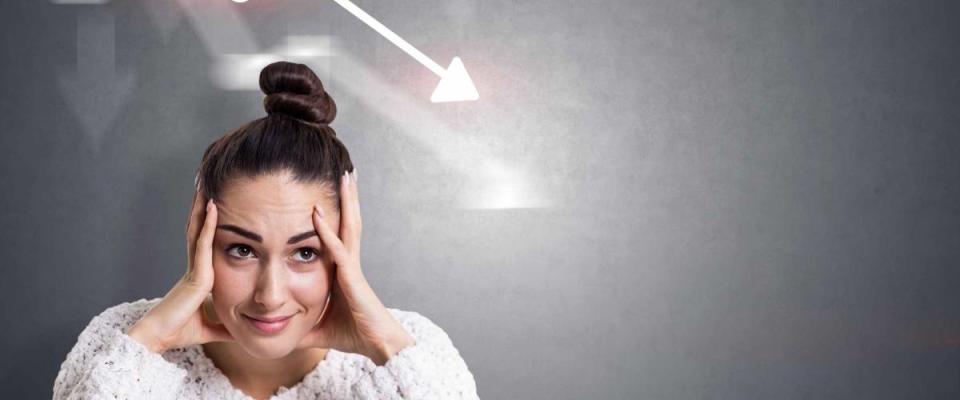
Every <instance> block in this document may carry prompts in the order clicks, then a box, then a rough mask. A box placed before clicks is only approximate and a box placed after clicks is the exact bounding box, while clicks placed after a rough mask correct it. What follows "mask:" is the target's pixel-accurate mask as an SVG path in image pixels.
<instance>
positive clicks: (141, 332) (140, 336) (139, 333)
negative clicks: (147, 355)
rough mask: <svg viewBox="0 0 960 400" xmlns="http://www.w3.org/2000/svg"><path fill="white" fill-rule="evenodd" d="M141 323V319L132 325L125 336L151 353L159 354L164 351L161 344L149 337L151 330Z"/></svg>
mask: <svg viewBox="0 0 960 400" xmlns="http://www.w3.org/2000/svg"><path fill="white" fill-rule="evenodd" d="M142 322H143V320H142V319H141V320H140V321H137V322H136V323H135V324H133V326H131V327H130V329H129V330H128V331H127V335H128V336H130V337H131V338H133V340H136V341H137V342H140V344H142V345H143V346H144V347H146V348H147V349H148V350H150V351H151V352H154V353H157V354H160V353H163V352H164V351H166V349H165V348H164V346H163V344H162V343H160V341H159V340H156V339H155V338H153V337H152V336H151V335H150V331H151V330H150V329H149V328H148V327H147V326H146V324H144V323H142Z"/></svg>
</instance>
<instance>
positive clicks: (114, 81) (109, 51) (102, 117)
mask: <svg viewBox="0 0 960 400" xmlns="http://www.w3.org/2000/svg"><path fill="white" fill-rule="evenodd" d="M77 19H78V20H77V69H76V70H75V71H72V70H67V69H60V71H58V75H59V76H58V78H59V83H60V90H61V91H62V92H63V95H64V97H66V99H67V101H68V105H69V106H70V108H71V109H73V112H74V113H75V114H76V116H77V118H78V119H79V121H80V125H81V127H82V128H83V132H84V133H86V134H87V136H88V138H89V139H90V144H91V145H92V146H93V151H94V152H95V153H99V151H100V145H101V142H102V141H103V136H104V134H105V133H106V132H107V130H108V129H109V128H110V127H111V126H112V125H113V123H114V121H115V120H116V119H117V117H118V116H119V114H120V109H121V108H122V107H123V105H124V104H125V103H126V100H127V97H129V96H130V93H131V92H132V91H133V87H134V83H135V81H134V78H135V76H134V74H133V72H131V71H128V70H126V69H122V70H118V69H117V66H116V47H115V33H114V17H113V13H112V11H111V10H109V9H106V8H104V7H94V8H89V9H83V10H81V11H80V12H78V14H77Z"/></svg>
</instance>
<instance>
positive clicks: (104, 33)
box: [77, 7, 117, 76]
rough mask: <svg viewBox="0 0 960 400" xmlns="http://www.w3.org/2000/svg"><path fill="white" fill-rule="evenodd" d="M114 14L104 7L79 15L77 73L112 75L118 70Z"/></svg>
mask: <svg viewBox="0 0 960 400" xmlns="http://www.w3.org/2000/svg"><path fill="white" fill-rule="evenodd" d="M115 36H116V33H115V31H114V24H113V13H112V12H111V11H110V10H108V9H106V8H104V7H93V8H90V9H86V10H80V12H79V13H78V15H77V71H79V73H80V75H85V74H98V75H100V74H103V75H108V76H109V75H112V74H113V72H114V70H115V69H116V62H117V59H116V46H115V41H116V38H115ZM100 76H102V75H100Z"/></svg>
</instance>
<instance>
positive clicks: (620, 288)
mask: <svg viewBox="0 0 960 400" xmlns="http://www.w3.org/2000/svg"><path fill="white" fill-rule="evenodd" d="M198 3H199V2H198ZM210 3H213V2H210ZM357 3H358V5H360V6H361V7H363V8H365V9H366V10H367V11H368V12H370V14H372V15H373V16H375V17H378V18H379V19H380V20H381V21H382V22H383V23H384V24H385V25H387V26H388V27H390V28H391V29H393V30H394V31H395V32H397V33H398V34H400V35H401V36H403V37H404V38H405V39H407V40H408V41H410V43H412V44H414V45H415V46H417V47H418V48H419V49H420V50H422V51H423V52H424V53H426V54H427V55H429V56H431V57H433V58H434V59H435V60H436V61H437V62H438V63H440V64H441V65H443V66H444V67H445V66H446V65H447V63H448V62H449V60H450V59H451V58H452V57H453V56H460V57H462V58H463V60H464V63H465V64H466V66H467V68H468V71H469V72H470V74H471V76H472V77H473V79H474V81H475V82H476V84H477V86H478V89H479V91H480V94H481V99H480V101H478V102H474V103H462V104H432V103H430V102H429V101H428V98H429V95H430V92H431V91H432V90H433V86H434V85H435V84H436V82H437V77H436V76H435V75H433V74H431V73H430V71H428V70H427V69H426V68H424V67H423V66H421V65H420V64H418V63H416V62H415V61H414V60H413V59H412V58H410V57H409V56H407V55H406V54H404V53H403V52H401V51H400V50H399V49H398V48H397V47H395V46H394V45H392V44H390V43H389V42H387V41H386V40H385V39H384V38H383V37H381V36H379V35H377V34H376V33H375V32H374V31H372V30H371V29H370V28H368V27H367V26H365V25H363V24H362V23H361V22H360V21H358V20H357V19H355V18H353V17H352V16H350V15H349V14H348V13H346V12H345V11H344V10H343V9H341V8H340V7H339V6H337V5H336V4H334V3H333V2H331V1H322V0H310V1H308V0H289V1H282V2H281V1H266V0H250V1H249V2H248V3H246V4H244V5H236V6H231V9H232V10H233V11H234V12H235V14H234V15H233V16H235V17H239V19H237V20H236V21H233V22H229V21H227V20H225V19H223V18H226V17H224V16H223V15H224V14H205V15H199V14H196V15H193V16H192V18H193V19H191V18H188V16H190V15H191V14H189V13H187V12H186V11H187V10H185V8H184V4H185V2H180V3H178V2H176V1H173V0H168V1H150V2H148V1H146V0H140V1H115V2H111V3H109V4H106V5H100V6H94V5H83V6H78V5H71V6H67V5H56V4H52V3H49V2H42V1H29V2H28V1H3V2H2V3H0V27H2V28H0V29H2V35H0V43H2V44H0V46H2V53H0V54H2V57H3V64H2V74H0V80H2V81H0V82H2V89H3V93H2V95H0V113H2V116H3V117H2V118H0V148H2V150H3V154H2V157H0V166H2V181H0V187H2V188H3V189H2V193H3V194H2V197H0V202H2V203H0V225H2V227H3V228H2V230H0V235H2V236H0V243H2V244H0V246H2V248H0V250H2V254H3V271H4V275H3V279H2V280H0V288H2V289H3V291H4V293H5V295H6V301H4V302H3V305H2V309H3V321H5V322H6V324H7V326H6V327H4V328H3V329H2V330H0V331H2V334H0V340H2V343H3V354H4V362H3V363H0V375H2V385H3V391H4V392H6V393H5V395H4V396H3V397H4V398H7V397H10V398H45V397H49V395H50V393H51V388H52V385H53V380H54V378H55V376H56V373H57V370H58V368H59V366H60V363H61V362H62V361H63V359H64V357H65V356H66V353H67V351H68V350H69V349H70V347H71V346H72V345H73V343H74V341H75V340H76V337H77V335H78V334H79V332H80V330H81V329H83V327H84V326H85V325H86V323H87V322H88V321H89V320H90V318H92V317H93V316H94V315H96V314H97V313H99V312H100V311H101V310H103V309H104V308H106V307H109V306H111V305H113V304H117V303H119V302H122V301H132V300H135V299H139V298H141V297H146V298H151V297H157V296H162V295H163V294H164V293H165V292H166V290H167V289H168V288H169V287H170V285H172V284H173V282H174V281H175V280H176V279H177V278H178V277H179V276H180V274H181V273H182V271H183V269H184V268H185V266H184V260H185V258H186V257H185V254H186V253H185V248H184V240H183V229H184V224H185V222H186V214H187V211H188V207H189V202H190V196H191V188H192V184H193V175H192V172H193V171H194V169H195V168H196V166H197V163H198V161H199V160H200V156H201V155H202V152H203V150H204V148H205V147H206V146H207V144H209V143H210V142H211V141H212V140H214V139H215V138H217V137H219V136H220V135H222V134H223V133H224V132H226V131H227V130H228V129H231V128H234V127H236V126H238V125H240V124H242V123H244V122H246V121H248V120H251V119H254V118H258V117H260V116H262V115H263V109H262V107H261V103H260V102H261V99H262V95H261V94H260V93H259V92H257V91H254V90H245V89H243V88H239V89H238V88H229V87H227V84H226V83H224V82H222V81H218V79H221V78H223V75H224V73H220V72H218V71H220V70H218V69H217V68H222V67H224V66H226V67H227V68H230V67H231V66H232V65H233V64H231V62H230V60H231V59H230V58H226V57H228V56H227V54H244V53H251V52H257V51H260V52H265V51H268V50H269V49H271V48H273V47H275V46H276V45H278V44H279V43H282V42H283V41H284V40H285V39H284V38H285V37H286V36H287V35H323V36H327V37H330V38H331V40H332V41H334V42H335V43H337V46H339V47H337V49H339V50H337V53H336V54H335V55H332V56H326V57H319V58H317V59H316V60H314V61H312V62H311V66H314V67H315V69H317V71H318V73H320V74H321V75H322V76H321V78H322V79H324V82H326V83H327V87H328V90H329V91H330V92H331V93H332V95H333V96H334V98H335V99H336V100H337V103H338V105H339V108H340V112H339V114H338V116H337V119H336V121H334V123H333V127H334V128H336V129H337V131H338V135H339V136H340V137H341V138H342V140H343V141H344V142H345V143H346V144H347V146H348V147H349V148H350V150H351V152H352V154H353V157H354V159H355V162H356V164H357V165H358V170H359V171H360V175H361V179H360V192H361V204H362V209H363V213H364V243H365V244H364V254H363V263H364V264H363V266H364V270H365V271H366V273H367V275H368V277H369V279H370V281H371V283H372V285H373V286H374V289H375V290H376V291H377V293H378V294H379V296H380V297H381V299H382V300H383V301H384V303H385V304H387V305H388V306H391V307H398V308H402V309H411V310H416V311H418V312H421V313H422V314H424V315H426V316H428V317H430V318H431V319H433V320H434V321H435V322H437V323H438V324H439V325H441V326H442V327H443V328H444V329H446V331H447V332H448V334H449V335H450V337H451V338H452V339H453V341H454V343H455V344H456V345H457V347H458V348H459V350H460V352H461V354H462V355H463V357H464V358H465V360H466V361H467V363H468V365H469V366H470V369H471V371H472V372H473V373H474V375H475V377H476V379H477V383H478V388H479V393H480V395H481V397H482V398H485V399H507V398H513V399H586V398H591V399H592V398H604V399H634V398H644V399H695V398H716V399H753V398H756V399H766V398H817V399H826V398H871V399H886V398H890V399H894V398H895V399H918V398H923V399H956V398H958V397H960V290H958V286H960V268H958V267H960V263H958V262H960V206H958V204H960V188H958V182H960V158H958V154H957V153H958V150H960V137H958V127H960V112H958V106H960V78H958V76H960V75H958V73H957V71H960V24H957V23H956V18H957V15H958V11H960V10H958V7H956V3H953V2H939V3H938V2H893V1H884V2H881V1H857V2H847V1H835V2H797V1H752V2H748V1H697V2H694V1H669V0H663V1H660V0H657V1H616V2H615V1H608V2H584V1H555V0H534V1H524V2H503V1H482V2H481V1H478V0H458V1H446V2H443V1H437V0H425V1H405V2H387V1H380V2H377V1H370V0H363V1H359V0H358V2H357ZM228 4H229V3H228ZM211 15H213V16H211ZM211 18H213V20H214V21H219V22H217V23H207V24H206V25H204V26H199V25H197V24H198V22H197V21H204V20H207V21H208V22H209V20H210V19H211ZM218 18H219V19H218ZM111 19H112V21H114V24H115V25H114V26H115V29H113V30H110V29H99V30H98V27H99V28H104V27H106V28H109V21H111ZM84 21H86V22H84ZM224 21H226V22H224ZM237 21H240V23H239V24H238V23H237ZM228 22H229V23H228ZM84 23H85V24H86V25H84ZM78 27H85V28H82V29H78ZM238 27H239V28H243V29H240V30H239V31H238ZM84 29H85V30H84ZM204 29H206V30H208V31H207V32H205V33H204V31H203V30H204ZM244 29H245V30H246V31H244ZM110 32H115V36H110ZM98 35H103V36H98ZM218 35H219V36H218ZM111 37H113V38H115V45H114V46H111V45H110V40H109V39H110V38H111ZM78 38H80V39H78ZM84 38H85V39H84ZM90 38H97V39H96V40H93V39H90ZM231 38H236V40H231ZM250 38H253V40H252V41H251V40H250ZM111 60H112V61H113V62H111ZM114 62H115V63H114ZM78 63H80V64H82V65H85V66H92V67H90V68H89V69H83V71H97V72H98V73H95V74H92V75H91V74H86V75H85V74H84V73H80V74H72V73H73V72H75V71H76V70H77V68H78ZM98 63H99V64H98ZM111 67H112V68H115V69H114V70H113V72H111V69H110V68H111ZM125 79H128V80H125ZM240 81H241V82H243V79H240ZM250 83H253V82H250ZM125 85H128V86H125ZM97 138H100V139H97ZM98 143H99V144H98ZM483 162H488V163H490V164H482V163H483ZM497 163H500V164H497ZM501 164H502V165H505V167H504V168H502V169H497V168H494V167H490V165H501ZM478 165H480V166H478ZM483 165H487V166H486V167H484V166H483ZM504 182H507V183H509V185H507V187H506V189H504V188H497V185H500V184H504ZM503 191H505V192H507V193H510V195H511V196H513V197H510V198H508V199H507V200H505V201H501V202H494V203H492V204H494V205H493V206H478V205H477V204H478V201H477V200H478V199H479V200H483V199H490V198H498V197H497V196H499V194H498V193H500V192H503ZM508 197H509V196H508ZM485 204H490V203H489V202H487V203H485Z"/></svg>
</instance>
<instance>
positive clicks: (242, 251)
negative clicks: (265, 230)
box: [227, 244, 253, 259]
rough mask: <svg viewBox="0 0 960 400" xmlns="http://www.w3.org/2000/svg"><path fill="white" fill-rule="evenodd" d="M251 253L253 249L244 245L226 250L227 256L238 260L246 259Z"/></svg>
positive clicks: (237, 245)
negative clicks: (235, 250) (234, 251)
mask: <svg viewBox="0 0 960 400" xmlns="http://www.w3.org/2000/svg"><path fill="white" fill-rule="evenodd" d="M234 249H237V253H238V254H236V255H234V253H233V252H232V250H234ZM251 253H253V249H251V248H250V246H247V245H245V244H235V245H233V246H230V247H228V248H227V254H229V255H231V256H233V257H236V258H240V259H245V258H248V257H247V256H249V255H250V254H251Z"/></svg>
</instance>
